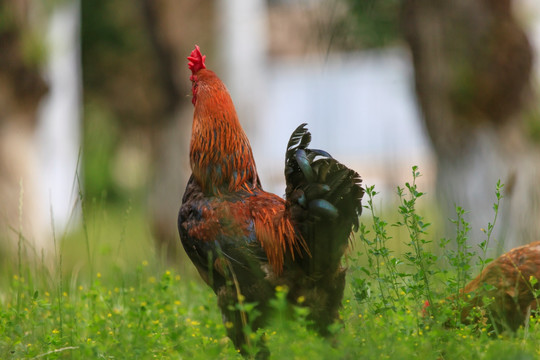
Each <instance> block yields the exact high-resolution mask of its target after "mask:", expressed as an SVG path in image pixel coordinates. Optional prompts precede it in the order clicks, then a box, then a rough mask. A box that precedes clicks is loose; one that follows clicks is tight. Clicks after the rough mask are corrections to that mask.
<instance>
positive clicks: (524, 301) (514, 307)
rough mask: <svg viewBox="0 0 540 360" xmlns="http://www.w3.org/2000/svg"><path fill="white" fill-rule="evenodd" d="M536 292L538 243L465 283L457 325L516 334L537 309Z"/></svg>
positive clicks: (538, 285)
mask: <svg viewBox="0 0 540 360" xmlns="http://www.w3.org/2000/svg"><path fill="white" fill-rule="evenodd" d="M539 291H540V241H538V242H533V243H530V244H528V245H524V246H520V247H517V248H515V249H512V250H510V251H509V252H507V253H505V254H503V255H501V256H500V257H498V258H497V259H495V260H494V261H493V262H491V263H490V264H489V265H488V266H487V267H486V268H485V269H484V270H483V271H482V272H481V273H480V275H478V276H477V277H476V278H475V279H473V280H472V281H471V282H470V283H468V284H467V285H466V286H465V287H464V288H463V289H462V290H461V295H460V296H461V300H462V301H463V303H462V307H461V311H460V316H459V318H460V321H461V323H463V324H469V323H471V321H475V322H476V321H478V322H489V323H490V324H491V325H492V326H494V327H495V328H496V329H497V331H502V330H511V331H515V330H517V329H518V328H519V327H520V326H523V325H525V323H526V321H527V319H528V317H529V315H530V313H531V310H535V309H537V307H538V302H539V301H540V299H539V298H538V297H539V295H540V294H539ZM449 300H451V301H455V300H454V299H452V298H450V299H449ZM427 306H429V302H426V303H425V307H427ZM474 310H476V311H474Z"/></svg>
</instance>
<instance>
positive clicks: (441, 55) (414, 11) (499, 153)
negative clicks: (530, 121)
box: [402, 0, 540, 251]
mask: <svg viewBox="0 0 540 360" xmlns="http://www.w3.org/2000/svg"><path fill="white" fill-rule="evenodd" d="M511 5H512V3H511V0H404V2H403V7H402V16H403V18H402V20H403V29H404V32H405V37H406V40H407V42H408V43H409V46H410V48H411V52H412V57H413V62H414V66H415V81H416V91H417V94H418V99H419V102H420V104H421V107H422V109H423V115H424V120H425V126H426V129H427V132H428V134H429V136H430V138H431V141H432V144H433V148H434V150H435V153H436V156H437V159H438V172H437V195H438V200H439V201H440V203H441V204H442V205H441V208H442V213H443V216H444V217H445V218H455V206H456V205H457V206H461V207H463V208H464V209H465V210H467V211H470V213H469V214H468V215H467V216H468V220H469V221H470V223H471V227H472V230H471V233H470V235H471V238H472V239H473V241H474V242H476V243H478V242H479V241H482V240H483V239H485V235H484V234H483V233H482V232H481V229H482V228H485V229H487V224H488V222H492V221H493V216H494V213H493V208H492V204H493V203H494V202H495V185H496V183H497V180H498V179H500V180H501V181H502V182H503V183H505V187H504V191H503V195H504V196H505V198H504V199H503V201H502V203H501V208H500V211H499V218H498V220H497V225H496V230H495V232H494V235H495V239H496V240H498V241H499V245H498V250H499V251H501V250H502V249H508V248H510V247H513V246H516V245H518V244H524V243H529V242H532V241H535V240H538V239H539V238H540V236H539V235H540V222H538V221H537V218H538V217H539V216H540V189H539V188H538V186H537V182H538V181H537V179H538V178H539V177H538V176H539V175H540V154H539V152H538V150H537V149H536V148H535V146H534V145H533V143H532V141H531V139H530V138H529V137H528V135H527V134H526V132H525V131H524V126H523V125H524V124H523V114H524V109H525V105H526V101H527V100H528V99H529V98H530V87H529V78H530V75H531V67H532V50H531V47H530V45H529V42H528V40H527V37H526V35H525V33H524V31H523V30H522V29H521V27H520V26H519V24H518V23H517V21H516V19H515V18H514V16H513V13H512V8H511ZM447 223H448V224H449V229H448V230H447V233H448V235H449V236H451V233H452V232H453V233H454V234H455V227H453V225H451V224H450V223H449V222H447ZM452 227H453V228H452ZM503 244H504V245H503Z"/></svg>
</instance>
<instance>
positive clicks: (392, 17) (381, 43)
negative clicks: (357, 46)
mask: <svg viewBox="0 0 540 360" xmlns="http://www.w3.org/2000/svg"><path fill="white" fill-rule="evenodd" d="M346 2H347V3H348V5H349V8H350V12H349V15H350V18H351V22H352V24H351V27H352V29H351V31H353V33H354V36H353V38H355V39H357V41H361V42H362V45H363V46H362V47H364V48H380V47H385V46H389V45H392V44H394V43H396V42H397V41H398V40H399V39H400V29H399V11H400V1H398V0H346Z"/></svg>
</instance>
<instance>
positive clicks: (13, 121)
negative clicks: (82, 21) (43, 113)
mask: <svg viewBox="0 0 540 360" xmlns="http://www.w3.org/2000/svg"><path fill="white" fill-rule="evenodd" d="M30 8H31V4H30V2H29V1H24V0H12V1H3V2H2V3H0V16H1V19H2V26H1V28H0V54H1V55H0V246H1V248H2V249H0V250H2V251H6V252H7V254H8V256H13V254H15V253H16V252H15V251H14V250H15V249H17V241H21V240H22V245H23V249H25V250H26V251H27V252H28V255H30V256H33V255H38V256H40V255H41V250H42V249H44V248H47V247H50V244H47V242H46V241H47V240H49V238H48V237H47V234H48V233H47V230H49V231H50V226H48V224H49V222H48V218H47V216H46V214H47V213H48V212H47V209H46V207H45V206H44V203H43V201H42V200H43V199H42V197H41V196H40V195H41V194H40V193H39V187H38V183H37V181H38V179H39V170H38V169H39V168H38V159H37V155H38V151H37V149H36V148H35V142H34V136H35V134H34V132H35V126H36V113H37V108H38V105H39V102H40V100H41V98H42V97H43V95H44V94H45V93H46V92H47V86H46V84H45V82H44V81H43V79H42V78H41V76H40V73H39V68H38V66H39V63H38V61H39V60H40V59H39V56H36V57H33V55H36V54H37V53H39V45H38V44H35V43H30V42H29V39H31V38H32V35H35V34H33V33H32V31H35V29H33V28H32V26H31V23H30V19H29V17H30V16H29V14H30V11H29V10H30ZM29 50H30V51H29ZM34 51H36V52H34ZM6 248H7V249H6Z"/></svg>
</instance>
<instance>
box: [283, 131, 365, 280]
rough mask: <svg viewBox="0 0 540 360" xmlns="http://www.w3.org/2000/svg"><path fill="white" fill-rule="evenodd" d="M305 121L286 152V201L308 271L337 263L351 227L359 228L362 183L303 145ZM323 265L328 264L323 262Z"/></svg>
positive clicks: (308, 137)
mask: <svg viewBox="0 0 540 360" xmlns="http://www.w3.org/2000/svg"><path fill="white" fill-rule="evenodd" d="M310 142H311V134H310V133H309V131H308V130H307V128H306V124H302V125H300V126H299V127H298V128H296V130H295V131H294V132H293V133H292V135H291V138H290V140H289V143H288V145H287V154H286V158H285V179H286V182H287V189H286V199H287V207H288V210H289V211H290V213H291V218H292V219H293V221H294V223H295V226H296V227H297V228H298V230H299V231H300V233H301V234H302V236H303V237H304V239H305V240H306V243H307V244H308V247H309V250H310V252H311V256H310V258H311V259H310V260H309V261H308V262H309V263H311V265H310V266H309V270H310V272H312V271H316V272H318V270H320V271H323V270H324V269H325V267H326V266H331V269H337V267H338V265H339V261H340V259H341V257H342V255H343V252H344V251H345V248H346V245H347V242H348V239H349V235H350V233H351V230H354V231H356V230H357V229H358V225H359V223H358V217H359V216H360V214H361V212H362V205H361V200H362V196H363V194H364V189H363V188H362V187H361V183H362V180H361V178H360V176H359V175H358V173H356V172H355V171H353V170H351V169H349V168H347V167H346V166H345V165H343V164H341V163H339V162H338V161H337V160H335V159H334V158H332V156H330V154H328V153H327V152H325V151H322V150H316V149H310V148H308V146H309V144H310ZM326 271H328V268H326Z"/></svg>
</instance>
